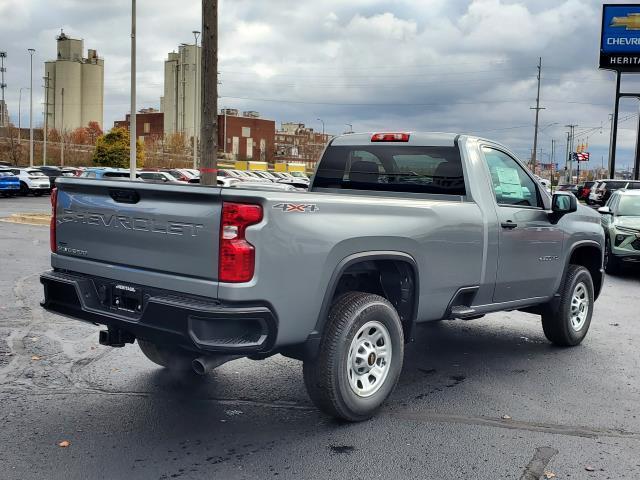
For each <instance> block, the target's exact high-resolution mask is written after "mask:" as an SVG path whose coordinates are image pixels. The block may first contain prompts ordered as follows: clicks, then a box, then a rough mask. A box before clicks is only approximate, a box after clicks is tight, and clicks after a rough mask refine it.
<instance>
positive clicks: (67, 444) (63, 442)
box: [58, 440, 71, 448]
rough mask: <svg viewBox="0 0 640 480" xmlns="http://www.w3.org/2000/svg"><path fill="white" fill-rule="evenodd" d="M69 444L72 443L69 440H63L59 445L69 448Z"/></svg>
mask: <svg viewBox="0 0 640 480" xmlns="http://www.w3.org/2000/svg"><path fill="white" fill-rule="evenodd" d="M69 445H71V442H70V441H69V440H63V441H61V442H60V443H59V444H58V446H59V447H62V448H67V447H68V446H69Z"/></svg>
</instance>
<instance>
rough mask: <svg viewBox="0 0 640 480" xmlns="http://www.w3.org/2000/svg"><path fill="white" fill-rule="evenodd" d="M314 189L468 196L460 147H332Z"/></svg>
mask: <svg viewBox="0 0 640 480" xmlns="http://www.w3.org/2000/svg"><path fill="white" fill-rule="evenodd" d="M313 187H314V189H317V188H327V189H349V190H370V191H383V192H405V193H424V194H439V195H456V196H464V195H466V188H465V181H464V175H463V169H462V159H461V157H460V150H459V148H458V147H457V146H451V147H441V146H438V147H429V146H407V145H395V144H394V145H333V146H330V147H328V148H327V150H326V151H325V154H324V156H323V157H322V160H321V162H320V165H319V166H318V170H317V171H316V173H315V176H314V181H313Z"/></svg>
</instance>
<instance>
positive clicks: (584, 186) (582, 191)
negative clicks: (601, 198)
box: [576, 181, 596, 201]
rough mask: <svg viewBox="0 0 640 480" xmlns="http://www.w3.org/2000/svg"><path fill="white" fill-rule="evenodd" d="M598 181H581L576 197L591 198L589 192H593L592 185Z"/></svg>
mask: <svg viewBox="0 0 640 480" xmlns="http://www.w3.org/2000/svg"><path fill="white" fill-rule="evenodd" d="M594 183H596V182H591V181H589V182H584V183H581V184H580V185H578V192H577V194H576V197H578V200H585V201H586V200H587V199H588V198H589V193H591V187H592V186H593V184H594Z"/></svg>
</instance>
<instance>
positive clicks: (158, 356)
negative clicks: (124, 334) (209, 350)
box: [138, 339, 196, 372]
mask: <svg viewBox="0 0 640 480" xmlns="http://www.w3.org/2000/svg"><path fill="white" fill-rule="evenodd" d="M138 346H139V347H140V350H141V351H142V353H143V354H144V356H145V357H147V358H148V359H149V360H151V361H152V362H153V363H155V364H157V365H160V366H162V367H165V368H168V369H169V370H175V371H177V372H191V371H192V366H191V362H192V361H193V360H194V359H195V358H196V355H195V354H193V355H192V354H189V353H188V352H187V351H185V350H182V349H179V348H174V347H168V346H166V345H158V344H156V343H151V342H147V341H146V340H140V339H138Z"/></svg>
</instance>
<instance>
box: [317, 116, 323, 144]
mask: <svg viewBox="0 0 640 480" xmlns="http://www.w3.org/2000/svg"><path fill="white" fill-rule="evenodd" d="M317 120H318V121H320V122H322V139H323V140H324V120H322V119H321V118H318V119H317Z"/></svg>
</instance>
